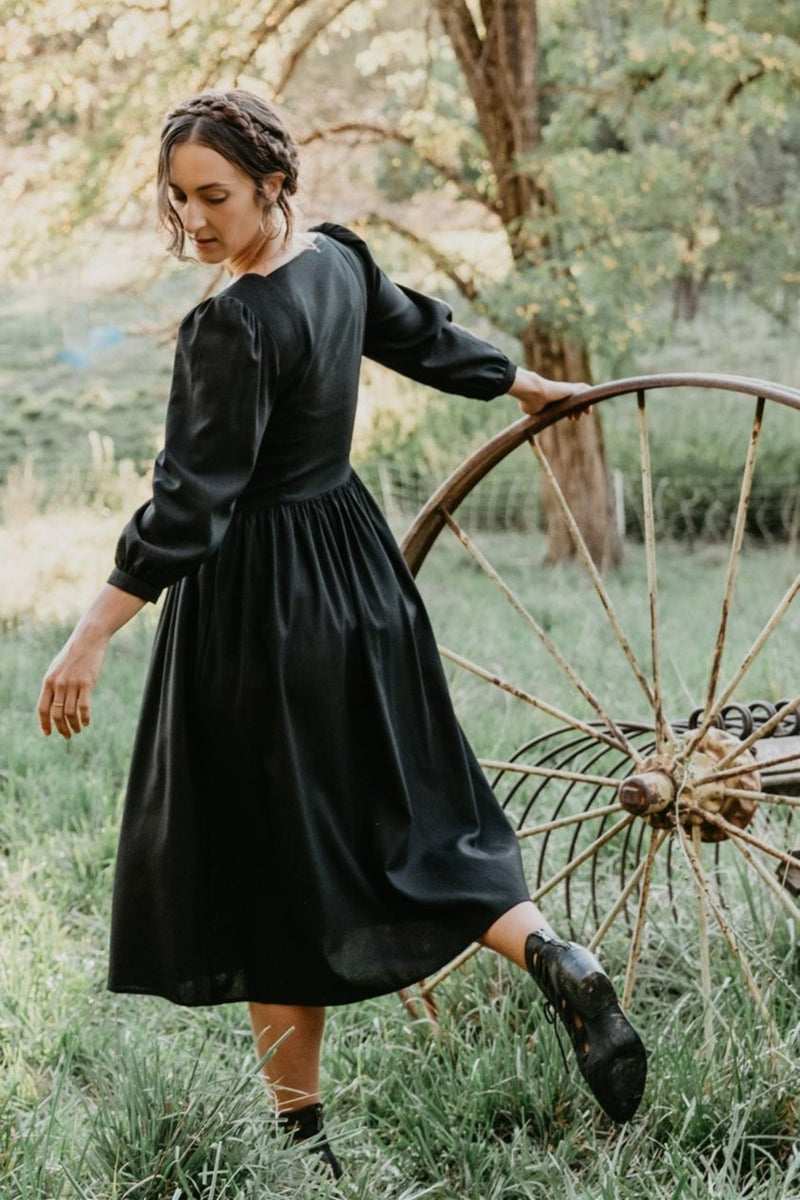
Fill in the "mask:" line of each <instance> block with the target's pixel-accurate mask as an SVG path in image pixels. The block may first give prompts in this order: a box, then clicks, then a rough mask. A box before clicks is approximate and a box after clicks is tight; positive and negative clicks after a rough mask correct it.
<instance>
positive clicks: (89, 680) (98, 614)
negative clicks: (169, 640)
mask: <svg viewBox="0 0 800 1200" xmlns="http://www.w3.org/2000/svg"><path fill="white" fill-rule="evenodd" d="M144 603H145V601H144V600H140V599H139V597H138V596H132V595H131V594H130V593H129V592H123V591H121V589H120V588H117V587H113V586H112V585H111V584H109V583H107V584H105V585H104V586H103V588H102V590H101V591H100V593H99V595H98V596H97V599H96V600H95V601H94V603H93V604H92V605H90V607H89V608H88V609H87V610H86V612H85V613H84V614H83V616H82V617H81V619H80V621H78V624H77V625H76V626H75V628H74V630H73V631H72V634H71V635H70V637H69V639H68V640H67V642H66V643H65V644H64V646H63V647H62V649H61V650H60V651H59V653H58V654H57V655H56V657H55V658H54V659H53V661H52V662H51V664H50V666H49V667H48V669H47V674H46V675H45V677H44V680H43V681H42V690H41V692H40V693H39V700H38V703H37V706H36V707H37V712H38V714H39V724H40V725H41V727H42V733H44V734H45V735H46V736H47V737H49V735H50V734H51V733H52V730H53V726H55V728H56V729H57V730H58V732H59V733H60V734H61V736H62V737H63V738H67V739H69V738H71V737H72V735H73V733H80V731H81V730H82V729H83V728H84V727H85V726H86V725H88V724H89V722H90V720H91V697H92V691H93V689H94V685H95V684H96V683H97V679H98V676H99V675H100V670H101V668H102V666H103V660H104V659H105V656H106V650H107V648H108V643H109V641H110V640H111V637H112V635H113V634H115V633H116V632H117V630H118V629H121V628H122V626H123V625H126V624H127V622H128V621H130V619H131V617H133V616H135V615H136V613H137V612H138V611H139V609H140V608H142V607H143V605H144Z"/></svg>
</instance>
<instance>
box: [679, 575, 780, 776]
mask: <svg viewBox="0 0 800 1200" xmlns="http://www.w3.org/2000/svg"><path fill="white" fill-rule="evenodd" d="M798 591H800V575H796V576H795V578H794V580H793V581H792V583H791V584H790V585H789V587H788V588H787V589H786V591H785V592H784V594H783V596H782V597H781V599H780V601H779V602H778V605H777V607H776V608H775V611H774V612H773V613H772V616H771V617H770V618H769V620H768V621H767V623H766V624H765V626H764V628H763V629H762V630H761V632H760V633H759V635H758V637H757V638H756V640H755V641H754V642H753V644H752V646H751V647H750V649H749V650H748V651H747V654H746V655H745V656H744V658H743V659H742V661H741V663H740V665H739V667H738V668H737V670H736V671H735V672H734V674H733V677H732V678H731V680H730V681H729V683H728V684H727V685H726V687H725V688H724V690H723V691H722V692H721V694H720V695H719V696H718V697H717V699H716V700H715V701H714V703H713V704H712V705H711V706H710V708H709V709H708V710H707V711H706V712H705V714H704V715H703V719H702V721H701V722H700V724H699V725H698V727H697V729H696V730H695V733H694V737H693V738H692V740H691V742H690V743H689V745H688V747H687V750H686V753H687V755H688V754H692V753H693V752H694V751H695V750H696V749H697V747H698V745H699V744H700V742H701V740H702V738H703V737H704V735H705V734H706V733H707V732H708V730H709V729H710V728H711V726H712V725H713V723H714V720H715V719H716V717H718V716H719V714H720V712H721V711H722V709H723V708H724V707H725V704H726V703H727V701H728V700H729V699H730V698H731V696H732V695H733V693H734V692H735V691H736V689H737V687H738V686H739V684H740V683H741V682H742V679H743V678H744V677H745V675H746V674H747V672H748V671H749V670H750V668H751V666H752V665H753V662H754V661H755V659H756V657H757V656H758V655H759V654H760V653H761V651H762V650H763V648H764V646H765V644H766V642H767V641H768V639H769V638H770V636H771V635H772V634H773V633H774V632H775V630H776V629H777V627H778V625H779V623H780V620H781V618H782V617H783V615H784V614H785V613H786V610H787V609H788V607H789V605H790V604H791V603H792V601H793V600H794V598H795V596H796V595H797V593H798ZM798 704H800V697H798V699H797V700H796V701H795V703H794V707H795V708H796V707H797V705H798ZM788 711H791V710H784V711H783V716H785V715H786V713H787V712H788ZM782 719H783V717H781V720H782ZM779 723H780V722H775V724H779ZM768 725H769V728H770V729H774V728H775V725H774V724H773V725H770V723H769V722H767V723H766V724H765V725H762V726H761V729H763V730H766V728H767V726H768ZM758 732H759V733H760V731H758ZM751 737H752V738H753V741H757V740H758V738H756V737H753V735H752V734H751ZM750 744H751V745H752V742H751V743H750ZM726 765H727V764H726Z"/></svg>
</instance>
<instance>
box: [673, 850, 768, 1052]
mask: <svg viewBox="0 0 800 1200" xmlns="http://www.w3.org/2000/svg"><path fill="white" fill-rule="evenodd" d="M679 828H680V830H681V835H682V839H683V849H684V852H685V854H686V857H687V859H688V862H689V866H690V867H691V869H692V873H693V874H694V877H695V879H696V880H697V886H698V887H699V889H700V893H701V898H703V897H704V898H705V900H706V902H707V903H708V907H709V908H710V909H711V912H712V914H713V916H714V919H715V920H716V922H717V924H718V925H719V927H720V930H721V931H722V936H723V937H724V938H725V941H726V942H727V943H728V948H729V949H730V952H731V954H732V955H733V957H734V958H735V959H736V961H737V963H738V964H739V969H740V970H741V972H742V975H743V976H744V981H745V984H746V985H747V990H748V991H749V993H750V995H751V996H752V997H753V1000H754V1001H755V1003H756V1006H757V1008H758V1011H759V1012H760V1013H761V1016H762V1018H763V1019H764V1022H765V1024H766V1026H767V1028H768V1029H769V1032H770V1038H771V1040H772V1041H773V1042H776V1041H777V1040H778V1032H777V1029H776V1028H775V1023H774V1021H773V1020H772V1016H771V1015H770V1011H769V1009H768V1008H767V1005H766V1003H765V1001H764V997H763V996H762V994H761V989H760V988H759V986H758V984H757V983H756V981H755V978H754V976H753V972H752V971H751V970H750V964H749V963H748V961H747V959H746V958H745V956H744V954H743V953H742V951H741V950H740V949H739V946H738V944H737V941H736V937H735V935H734V932H733V930H732V929H731V927H730V925H729V924H728V921H727V918H726V917H725V914H724V912H723V911H722V909H721V908H720V907H719V905H718V904H717V902H716V900H715V899H714V897H713V895H712V892H711V885H710V884H709V882H708V877H707V875H706V873H705V871H704V870H703V867H702V865H701V863H700V859H699V857H698V856H697V855H696V854H695V852H694V846H693V845H692V839H691V838H690V837H689V835H688V834H687V832H686V830H685V829H684V828H683V827H682V826H679Z"/></svg>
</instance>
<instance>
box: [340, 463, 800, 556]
mask: <svg viewBox="0 0 800 1200" xmlns="http://www.w3.org/2000/svg"><path fill="white" fill-rule="evenodd" d="M502 466H505V464H503V465H502ZM359 472H360V474H361V475H362V477H363V478H364V480H365V482H366V483H367V485H368V487H370V489H371V490H372V492H373V494H374V495H375V497H376V499H377V500H378V502H379V503H380V504H381V506H382V508H383V510H384V512H385V513H386V515H387V517H388V519H389V521H390V522H391V524H392V525H393V526H394V527H400V526H404V525H407V524H408V523H409V522H410V520H411V519H412V518H413V517H414V515H415V514H416V513H417V512H418V511H419V509H420V508H421V507H422V506H423V504H425V503H426V501H427V500H428V499H429V497H430V496H431V495H432V494H433V492H434V491H435V490H436V488H437V487H438V486H439V484H440V483H441V482H442V481H441V479H436V478H433V477H430V476H428V475H427V474H426V473H424V472H421V471H418V472H415V471H409V470H406V469H403V470H398V469H397V468H393V467H392V466H389V465H386V464H382V463H369V464H366V465H364V466H362V467H360V468H359ZM611 479H612V486H613V492H614V508H615V516H616V521H617V527H618V530H619V533H620V535H621V536H622V537H623V538H624V539H627V540H629V541H641V540H642V539H643V536H644V518H643V507H642V486H641V479H640V476H639V475H638V473H637V474H636V475H633V474H630V475H629V474H626V473H625V472H623V471H621V470H619V469H614V470H613V471H612V472H611ZM739 491H740V488H739V484H738V482H735V481H732V480H725V481H718V480H714V479H708V478H700V477H698V476H697V475H692V474H686V475H670V476H662V477H659V478H656V479H655V480H654V482H653V507H654V519H655V527H656V535H657V537H658V538H659V540H661V541H670V542H679V543H682V544H686V545H687V546H689V547H690V548H691V547H692V546H693V545H695V544H707V543H719V542H727V541H729V540H730V537H731V534H732V532H733V528H734V524H735V521H736V512H737V508H738V504H739ZM459 513H460V518H459V519H460V520H461V521H462V522H464V523H465V524H467V525H469V526H470V527H471V528H474V529H485V530H496V531H503V530H508V531H513V530H532V529H540V528H541V527H542V505H541V498H540V487H539V483H538V481H537V479H536V478H535V476H534V474H533V473H532V472H530V473H527V472H526V473H520V472H514V471H511V470H508V469H502V467H501V468H499V469H495V470H494V471H492V472H491V473H490V474H489V475H488V476H487V477H486V478H485V479H483V480H482V481H481V483H480V484H479V485H478V486H477V487H476V488H475V489H474V490H473V491H472V493H471V494H470V495H469V496H468V497H467V498H466V499H465V500H464V501H463V503H462V505H461V507H460V509H459ZM745 533H746V535H747V536H748V537H749V538H750V539H752V540H753V541H758V542H763V543H764V544H767V545H771V544H774V543H781V544H786V543H788V544H795V543H796V542H797V540H798V535H799V534H800V466H798V468H797V469H796V470H787V471H786V472H785V474H781V475H780V476H775V475H770V476H769V478H767V479H763V480H758V479H756V480H755V481H754V483H753V487H752V491H751V495H750V501H749V505H748V509H747V521H746V525H745Z"/></svg>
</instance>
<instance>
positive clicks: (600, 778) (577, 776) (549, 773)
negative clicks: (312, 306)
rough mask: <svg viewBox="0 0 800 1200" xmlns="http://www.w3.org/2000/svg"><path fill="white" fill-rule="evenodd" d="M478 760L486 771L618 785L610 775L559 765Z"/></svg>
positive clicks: (614, 786) (598, 784) (597, 784)
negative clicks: (586, 772)
mask: <svg viewBox="0 0 800 1200" xmlns="http://www.w3.org/2000/svg"><path fill="white" fill-rule="evenodd" d="M478 762H479V763H480V765H481V766H482V767H485V768H486V769H487V771H513V772H515V773H518V774H520V775H537V776H538V775H541V776H543V777H544V778H545V779H567V780H569V781H570V782H572V783H593V784H595V785H596V786H597V787H613V788H618V787H619V779H612V778H611V776H610V775H584V774H582V773H581V772H580V771H562V770H561V768H560V767H540V766H528V765H527V763H518V762H501V761H499V760H495V759H493V758H479V759H478Z"/></svg>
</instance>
